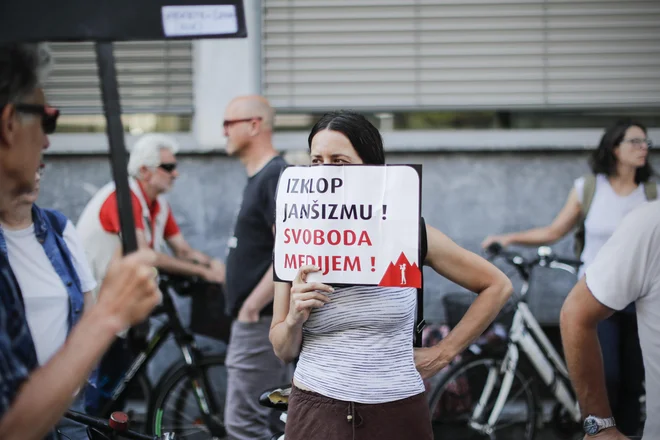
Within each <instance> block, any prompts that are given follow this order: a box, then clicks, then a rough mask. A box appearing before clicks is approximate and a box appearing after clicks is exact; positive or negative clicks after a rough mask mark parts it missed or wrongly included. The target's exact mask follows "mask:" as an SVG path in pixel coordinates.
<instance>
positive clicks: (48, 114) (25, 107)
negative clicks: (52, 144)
mask: <svg viewBox="0 0 660 440" xmlns="http://www.w3.org/2000/svg"><path fill="white" fill-rule="evenodd" d="M14 107H16V111H17V112H20V113H30V114H34V115H41V127H42V128H43V130H44V133H46V134H53V133H55V129H56V128H57V118H58V117H59V116H60V111H59V110H58V109H56V108H55V107H51V106H49V105H41V104H15V105H14Z"/></svg>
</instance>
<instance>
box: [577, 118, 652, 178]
mask: <svg viewBox="0 0 660 440" xmlns="http://www.w3.org/2000/svg"><path fill="white" fill-rule="evenodd" d="M630 127H639V128H641V129H642V131H643V132H644V134H646V127H645V126H644V125H642V124H640V123H639V122H635V121H633V120H630V119H624V120H620V121H618V122H617V123H616V124H614V125H613V126H611V127H610V128H608V129H607V130H606V131H605V134H603V137H602V138H600V144H599V145H598V148H596V150H594V152H593V154H592V155H591V158H590V160H589V165H590V166H591V170H592V171H593V173H594V174H605V175H606V176H612V175H614V174H616V162H617V159H616V156H615V155H614V149H615V148H616V147H618V146H619V145H620V144H621V141H623V138H624V136H625V135H626V131H627V130H628V129H629V128H630ZM652 175H653V169H652V168H651V165H650V164H649V161H648V159H647V160H646V163H645V164H644V166H642V167H639V168H637V171H636V172H635V183H642V182H646V181H648V180H649V179H650V178H651V176H652Z"/></svg>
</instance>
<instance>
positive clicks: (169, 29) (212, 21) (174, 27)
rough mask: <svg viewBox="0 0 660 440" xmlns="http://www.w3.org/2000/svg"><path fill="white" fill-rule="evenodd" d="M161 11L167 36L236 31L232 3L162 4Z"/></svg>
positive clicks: (231, 32)
mask: <svg viewBox="0 0 660 440" xmlns="http://www.w3.org/2000/svg"><path fill="white" fill-rule="evenodd" d="M161 13H162V17H163V32H164V33H165V36H167V37H186V36H197V35H223V34H234V33H236V32H238V18H237V17H236V6H234V5H199V6H163V8H162V9H161Z"/></svg>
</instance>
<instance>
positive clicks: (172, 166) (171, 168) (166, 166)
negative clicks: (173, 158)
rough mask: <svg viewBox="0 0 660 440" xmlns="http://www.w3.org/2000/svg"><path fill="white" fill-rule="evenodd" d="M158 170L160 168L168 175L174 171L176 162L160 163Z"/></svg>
mask: <svg viewBox="0 0 660 440" xmlns="http://www.w3.org/2000/svg"><path fill="white" fill-rule="evenodd" d="M158 168H162V169H163V170H165V171H167V172H168V173H172V171H174V170H176V162H171V163H161V164H160V165H158Z"/></svg>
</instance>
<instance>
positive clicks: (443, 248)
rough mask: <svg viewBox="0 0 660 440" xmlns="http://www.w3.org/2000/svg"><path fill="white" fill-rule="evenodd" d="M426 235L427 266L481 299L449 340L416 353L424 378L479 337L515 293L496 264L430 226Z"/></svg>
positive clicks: (470, 309)
mask: <svg viewBox="0 0 660 440" xmlns="http://www.w3.org/2000/svg"><path fill="white" fill-rule="evenodd" d="M426 231H427V232H426V233H427V237H428V254H427V257H426V264H427V265H429V266H431V267H432V268H433V269H434V270H435V271H436V272H437V273H439V274H440V275H442V276H444V277H445V278H447V279H448V280H450V281H453V282H455V283H456V284H458V285H460V286H462V287H465V288H466V289H468V290H471V291H472V292H475V293H477V294H478V296H477V298H476V299H475V301H474V302H473V303H472V305H471V306H470V308H469V309H468V311H467V312H466V313H465V316H464V317H463V319H461V321H460V322H459V323H458V325H456V327H455V328H454V329H453V330H452V331H451V332H450V333H449V335H447V337H446V338H445V339H443V340H442V341H441V342H440V343H439V344H438V345H436V346H434V347H431V348H428V349H417V350H416V353H415V360H416V364H417V368H418V370H419V371H420V373H421V374H422V376H423V377H429V376H432V375H433V374H435V373H437V372H438V371H440V370H441V369H442V368H443V367H444V366H445V365H447V364H448V363H449V362H450V361H451V360H452V359H453V358H454V357H455V356H456V355H458V354H459V353H461V352H462V351H463V350H464V349H465V348H466V347H467V346H468V345H469V344H470V343H472V342H473V341H474V340H475V339H476V338H477V337H479V335H481V334H482V333H483V331H484V330H485V329H486V328H487V327H488V325H489V324H490V323H491V322H492V321H493V320H494V319H495V317H496V316H497V314H498V313H499V312H500V310H501V309H502V307H503V306H504V304H505V303H506V301H507V300H508V299H509V297H510V296H511V293H512V292H513V286H512V285H511V281H510V280H509V279H508V278H507V276H506V275H504V273H502V271H500V270H499V269H498V268H497V267H495V266H494V265H493V264H491V263H489V262H488V261H486V260H485V259H484V258H482V257H480V256H479V255H477V254H475V253H472V252H470V251H468V250H466V249H463V248H462V247H460V246H458V245H457V244H456V243H454V242H453V241H452V240H451V239H449V237H447V236H446V235H444V234H443V233H442V232H440V231H438V230H437V229H435V228H433V227H431V226H428V225H427V227H426ZM466 295H468V293H466Z"/></svg>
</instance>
